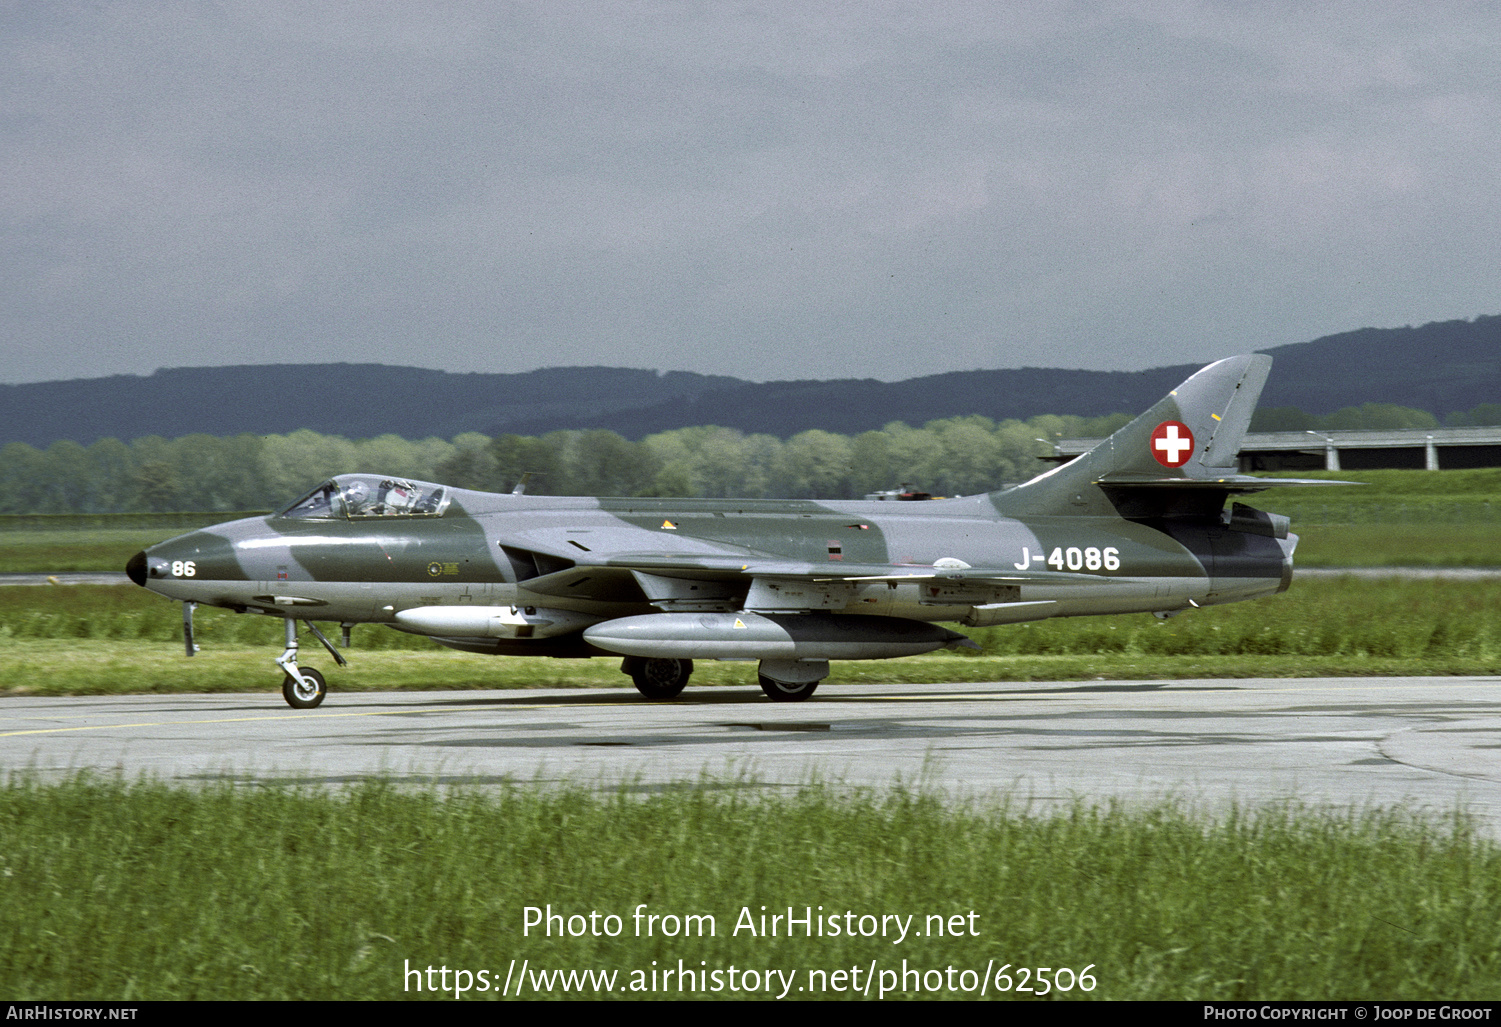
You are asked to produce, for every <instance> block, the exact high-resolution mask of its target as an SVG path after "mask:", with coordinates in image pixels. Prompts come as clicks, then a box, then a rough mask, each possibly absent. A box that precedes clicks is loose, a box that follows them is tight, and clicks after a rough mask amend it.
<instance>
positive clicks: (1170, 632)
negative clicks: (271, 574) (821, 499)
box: [0, 577, 1501, 695]
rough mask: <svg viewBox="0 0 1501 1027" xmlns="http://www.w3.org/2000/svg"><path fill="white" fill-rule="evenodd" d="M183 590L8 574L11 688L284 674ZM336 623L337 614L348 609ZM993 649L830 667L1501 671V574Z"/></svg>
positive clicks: (437, 665) (1000, 637) (1223, 672)
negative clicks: (178, 595)
mask: <svg viewBox="0 0 1501 1027" xmlns="http://www.w3.org/2000/svg"><path fill="white" fill-rule="evenodd" d="M180 611H181V607H180V606H178V605H177V604H175V603H171V602H168V601H167V600H165V599H162V598H160V597H159V596H156V595H154V594H152V593H149V592H146V591H145V590H143V589H138V588H136V587H134V586H132V585H126V586H82V585H81V586H43V587H32V588H5V589H0V653H3V654H4V656H5V658H6V660H7V661H8V664H9V666H10V668H11V670H12V673H11V674H10V675H9V678H8V684H7V685H6V686H5V688H4V689H3V691H4V692H5V693H9V694H31V695H86V694H116V693H128V692H179V691H181V692H219V691H224V692H238V691H262V690H266V691H274V690H275V689H276V688H277V687H279V685H280V680H281V677H280V671H279V670H277V669H276V667H275V666H274V665H273V664H272V662H271V661H272V658H273V657H274V656H276V655H278V654H279V653H280V651H281V646H282V622H281V621H280V619H278V618H273V617H260V616H254V615H249V614H234V613H230V612H228V611H224V610H213V609H201V610H199V612H198V617H197V620H196V627H197V639H198V642H199V645H200V647H201V649H202V651H201V652H200V653H199V654H198V655H197V656H195V657H193V658H192V659H188V658H186V657H185V656H184V655H183V653H182V616H181V612H180ZM327 627H330V630H332V627H331V626H327ZM966 630H967V633H968V634H969V635H970V636H971V637H972V638H974V640H975V641H976V642H978V643H979V644H980V645H981V647H982V649H981V651H980V652H979V653H970V652H968V651H960V652H952V653H949V652H945V653H933V654H929V655H927V656H917V657H911V658H908V659H902V660H875V661H837V662H835V663H834V664H833V674H832V675H831V676H830V678H829V681H828V683H829V684H830V685H837V684H839V683H841V682H892V683H919V682H930V681H1057V680H1089V679H1092V678H1101V679H1141V678H1200V677H1231V678H1233V677H1308V676H1324V675H1414V674H1471V675H1473V674H1481V675H1484V674H1495V673H1501V580H1480V581H1449V580H1442V579H1419V580H1406V579H1400V578H1394V579H1383V580H1378V581H1370V580H1365V579H1358V578H1354V577H1345V578H1336V579H1309V580H1305V581H1296V582H1294V584H1293V587H1292V588H1291V589H1290V590H1289V591H1288V592H1286V593H1284V594H1282V595H1279V596H1272V597H1269V598H1266V599H1261V600H1256V601H1254V602H1249V603H1235V604H1232V605H1229V606H1220V607H1209V608H1206V609H1202V610H1194V611H1191V612H1188V613H1185V614H1183V615H1181V616H1179V617H1174V618H1173V619H1171V620H1168V621H1159V620H1157V619H1156V618H1155V617H1152V616H1150V615H1147V614H1136V615H1130V616H1117V617H1089V618H1077V619H1058V620H1049V621H1039V622H1037V623H1034V624H1015V625H1007V626H1004V627H994V628H980V629H966ZM353 642H354V646H353V648H352V649H351V650H350V651H349V653H348V655H349V657H350V660H351V666H349V667H348V668H344V669H340V668H336V667H334V666H333V663H332V661H331V660H330V659H328V658H327V655H326V654H324V653H323V652H322V650H321V648H320V647H319V646H318V645H317V643H316V642H314V641H312V640H311V639H308V640H307V641H306V648H305V649H304V650H303V654H302V656H303V659H304V661H305V662H306V663H307V664H309V665H315V666H317V667H318V668H319V669H321V670H323V671H324V672H325V673H326V674H327V676H328V679H329V686H330V688H331V689H333V690H335V691H341V690H342V691H367V690H383V689H425V688H541V687H568V686H592V687H616V686H619V687H626V686H628V685H629V682H628V680H627V678H626V677H625V676H624V675H622V674H620V673H619V669H618V667H619V664H618V661H616V660H613V659H594V660H551V659H537V658H522V657H495V656H476V655H471V654H465V653H458V652H453V651H451V650H448V649H443V648H441V647H440V646H438V645H436V644H434V643H433V642H431V641H429V640H427V639H425V638H421V637H418V636H415V635H409V634H404V633H402V632H398V631H393V630H391V629H389V628H385V627H379V626H374V625H365V626H360V627H357V628H355V630H354V635H353ZM755 683H756V682H755V668H754V665H752V664H744V663H716V662H700V663H699V664H698V665H697V667H696V669H695V672H694V677H693V685H694V686H697V687H703V686H712V685H746V686H750V687H754V686H755Z"/></svg>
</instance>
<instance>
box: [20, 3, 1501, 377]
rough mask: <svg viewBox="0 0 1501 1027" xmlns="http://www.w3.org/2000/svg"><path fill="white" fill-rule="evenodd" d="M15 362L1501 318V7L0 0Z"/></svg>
mask: <svg viewBox="0 0 1501 1027" xmlns="http://www.w3.org/2000/svg"><path fill="white" fill-rule="evenodd" d="M0 46H3V50H0V289H3V294H0V381H5V382H23V381H41V380H48V379H56V378H77V377H94V376H98V375H106V374H118V373H150V372H151V371H152V370H153V369H155V368H157V367H169V366H184V365H221V364H238V363H283V362H291V363H302V362H323V361H373V362H381V363H391V364H410V365H417V366H423V367H435V368H443V369H447V370H453V371H522V370H529V369H532V368H536V367H547V366H559V365H585V364H608V365H614V366H627V367H652V368H661V369H668V370H671V369H681V370H691V371H700V372H706V373H717V374H732V375H737V376H740V377H744V378H752V379H757V380H766V379H777V378H800V377H818V378H827V377H847V376H868V377H877V378H884V379H888V380H894V379H901V378H909V377H914V376H917V375H921V374H928V373H933V372H937V371H948V370H965V369H970V368H982V367H983V368H994V367H1019V366H1025V365H1033V366H1052V367H1087V368H1097V369H1137V368H1144V367H1153V366H1159V365H1163V364H1170V363H1185V362H1193V361H1207V360H1209V359H1213V358H1216V357H1219V356H1223V355H1226V354H1229V353H1235V352H1243V351H1246V350H1249V349H1255V348H1265V347H1269V346H1276V345H1281V344H1284V343H1289V342H1302V341H1306V340H1308V339H1312V338H1315V337H1317V336H1320V335H1325V334H1329V333H1332V332H1338V331H1345V330H1348V329H1353V328H1360V327H1366V326H1374V327H1390V326H1398V325H1403V324H1421V323H1423V322H1427V321H1433V320H1447V319H1451V318H1468V317H1472V316H1474V315H1476V314H1492V313H1501V294H1498V268H1501V261H1498V259H1497V249H1498V241H1501V181H1498V179H1501V138H1498V137H1501V110H1498V107H1501V13H1498V8H1497V6H1496V5H1492V4H1482V3H1477V4H1442V3H1421V4H1420V3H1383V2H1379V0H1378V2H1365V0H1362V2H1358V3H1327V4H1326V3H1307V2H1298V3H1274V2H1268V3H1257V4H1243V3H1196V2H1162V3H1153V2H1148V0H1129V2H1124V3H1087V2H1080V3H1063V2H1060V3H1049V2H1028V3H1020V2H1018V3H957V2H934V0H925V2H922V3H895V2H893V3H820V2H812V0H796V2H787V3H779V2H754V0H752V2H737V3H728V2H726V3H659V2H647V0H635V2H623V3H610V2H578V3H569V2H559V0H547V2H541V3H476V4H451V5H445V4H435V3H430V2H424V3H408V2H400V3H391V4H379V3H334V2H327V0H317V2H308V3H277V2H270V0H256V2H247V3H219V4H210V3H198V2H194V3H172V2H164V0H152V2H150V3H144V4H124V3H118V4H117V3H108V2H104V3H36V2H32V0H0Z"/></svg>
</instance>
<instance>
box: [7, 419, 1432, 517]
mask: <svg viewBox="0 0 1501 1027" xmlns="http://www.w3.org/2000/svg"><path fill="white" fill-rule="evenodd" d="M1263 414H1270V415H1273V416H1271V417H1270V418H1264V417H1263V416H1261V415H1258V422H1260V423H1258V424H1257V425H1255V427H1257V428H1259V429H1261V430H1275V429H1276V428H1281V427H1287V428H1305V427H1306V428H1316V429H1317V428H1343V427H1356V428H1358V427H1370V428H1378V427H1431V426H1432V425H1433V424H1435V423H1436V421H1435V420H1434V418H1433V417H1432V415H1429V414H1425V413H1424V412H1423V411H1417V410H1407V409H1406V408H1402V407H1388V406H1385V405H1376V404H1368V405H1367V406H1365V407H1359V408H1351V409H1350V410H1347V411H1340V412H1339V413H1337V414H1331V415H1328V416H1327V417H1322V418H1310V417H1308V415H1304V414H1302V413H1301V412H1300V411H1296V410H1293V411H1290V412H1289V411H1284V410H1274V411H1264V412H1263ZM1294 415H1296V416H1294ZM1422 418H1427V421H1426V422H1425V421H1423V420H1422ZM1126 420H1127V418H1126V416H1125V415H1121V414H1116V415H1113V416H1111V417H1096V418H1085V417H1060V416H1052V415H1046V416H1040V417H1034V418H1031V419H1030V420H1027V421H1016V420H1008V421H1003V422H1001V423H999V424H997V423H996V422H994V421H991V420H989V419H988V418H984V417H957V418H949V419H946V420H941V421H932V422H929V423H928V424H927V425H924V426H923V427H921V428H914V427H911V426H909V425H906V424H903V423H901V422H893V423H891V424H889V425H887V426H886V427H885V428H883V429H881V430H880V431H868V432H864V433H862V434H859V435H853V436H848V435H836V434H834V433H832V432H825V431H805V432H802V433H800V434H797V435H794V436H792V437H791V438H789V439H785V440H783V439H779V438H776V437H775V436H771V435H746V434H744V433H742V432H739V431H736V430H734V429H730V428H716V427H700V428H680V429H677V430H675V431H669V432H663V433H661V434H658V435H651V436H648V437H647V438H645V439H643V440H641V441H640V442H631V441H630V440H628V439H625V438H622V437H621V436H619V435H617V434H615V433H614V432H611V431H604V430H595V431H557V432H552V433H550V434H547V435H542V436H521V435H502V436H499V437H497V438H490V437H489V436H485V435H480V434H474V433H470V434H465V435H459V436H457V437H456V438H454V439H451V440H446V441H445V440H443V439H422V440H420V441H409V440H407V439H402V438H398V437H397V436H395V435H382V436H380V437H379V438H374V439H363V440H350V439H345V438H341V437H339V436H334V435H320V434H318V433H317V432H312V431H306V430H304V431H297V432H293V433H291V434H290V435H268V436H259V435H237V436H233V437H229V438H217V437H214V436H211V435H188V436H185V437H183V438H179V439H163V438H160V437H156V436H152V437H149V438H143V439H136V440H135V441H133V442H129V443H125V442H121V441H120V440H118V439H101V440H99V441H98V442H96V443H94V444H93V445H91V446H83V445H80V444H78V443H76V442H58V443H55V444H53V445H52V446H49V447H48V448H47V449H45V450H38V449H35V448H33V447H31V446H28V445H24V444H22V443H12V444H10V445H7V446H5V447H3V448H0V513H115V512H154V511H172V510H204V511H210V510H257V509H270V508H273V507H279V506H282V505H284V504H286V503H288V502H290V501H291V500H293V499H295V498H297V497H298V496H299V495H301V494H302V493H303V492H305V491H306V490H308V489H310V488H312V487H313V486H314V485H316V484H318V483H319V482H320V481H322V480H324V479H325V478H328V477H331V476H333V475H335V474H343V473H346V472H350V471H369V472H372V473H379V474H390V475H394V476H400V477H406V478H416V479H420V480H424V481H437V482H443V483H446V484H450V485H457V486H459V487H461V488H474V489H483V490H486V491H491V492H504V491H509V490H510V489H511V488H512V487H514V485H515V484H516V482H517V481H519V480H520V478H521V476H522V474H523V473H525V472H531V474H532V476H533V477H532V480H531V481H530V482H529V484H528V491H529V492H532V493H536V494H545V495H582V496H588V495H594V496H702V497H709V498H722V497H733V496H739V497H745V498H762V497H781V498H789V499H854V498H859V497H861V496H863V495H865V494H867V493H870V492H875V491H878V490H882V489H890V488H894V487H896V486H897V485H899V484H902V483H904V482H910V483H912V484H913V485H915V486H917V487H919V488H922V489H924V490H926V491H928V492H932V493H934V494H937V495H968V494H971V493H976V492H984V491H988V490H990V489H995V488H999V487H1000V486H1001V485H1003V484H1006V483H1008V482H1020V481H1025V480H1026V479H1028V478H1030V477H1032V476H1033V475H1035V474H1037V473H1039V472H1041V471H1043V470H1046V469H1047V468H1048V467H1049V466H1050V465H1049V464H1047V463H1045V462H1043V461H1042V460H1040V459H1039V457H1040V456H1043V455H1045V454H1048V453H1050V452H1051V449H1050V447H1049V445H1048V442H1051V441H1052V440H1055V439H1058V438H1088V437H1098V436H1103V435H1107V434H1109V433H1110V432H1112V431H1114V430H1115V429H1116V428H1118V427H1120V426H1121V425H1122V424H1124V423H1125V422H1126ZM1305 422H1306V423H1305ZM1044 440H1046V441H1044Z"/></svg>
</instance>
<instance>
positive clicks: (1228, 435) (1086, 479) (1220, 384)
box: [992, 353, 1272, 516]
mask: <svg viewBox="0 0 1501 1027" xmlns="http://www.w3.org/2000/svg"><path fill="white" fill-rule="evenodd" d="M1271 367H1272V358H1271V357H1269V356H1266V355H1265V354H1262V353H1252V354H1247V355H1244V356H1238V357H1228V358H1226V359H1224V360H1220V361H1217V362H1215V363H1213V364H1210V365H1209V366H1208V367H1205V368H1204V369H1202V370H1200V371H1198V372H1197V373H1195V374H1193V375H1192V376H1190V377H1189V378H1188V380H1187V381H1185V382H1184V383H1183V384H1182V385H1179V386H1178V387H1177V388H1176V389H1174V390H1173V391H1171V392H1169V393H1168V394H1167V395H1166V396H1164V397H1162V399H1161V400H1159V401H1158V402H1157V403H1156V405H1154V406H1153V407H1152V408H1151V409H1150V410H1148V411H1147V412H1146V413H1144V414H1142V415H1141V416H1140V417H1138V418H1136V419H1135V420H1134V421H1132V422H1131V423H1130V424H1128V425H1126V426H1125V427H1124V428H1121V429H1120V430H1119V431H1117V432H1116V433H1115V434H1114V435H1112V436H1110V437H1109V438H1108V439H1106V440H1105V441H1103V442H1101V443H1100V444H1099V445H1098V446H1096V447H1095V448H1094V449H1091V450H1090V451H1089V452H1088V453H1085V454H1084V455H1083V456H1080V457H1078V458H1077V459H1074V460H1071V461H1069V462H1068V463H1066V464H1064V465H1063V466H1062V467H1058V468H1054V469H1053V470H1051V471H1048V472H1047V473H1046V474H1042V475H1039V476H1038V477H1036V478H1033V479H1032V480H1031V481H1029V482H1027V483H1026V484H1025V485H1021V486H1019V487H1017V488H1015V489H1012V490H1010V491H1009V492H1000V493H994V494H993V496H992V498H993V499H994V501H995V504H996V507H997V508H998V509H999V510H1000V511H1001V512H1002V513H1005V514H1007V515H1010V516H1019V515H1023V514H1032V515H1044V516H1045V515H1049V514H1055V515H1056V514H1094V513H1098V514H1107V513H1114V512H1115V505H1114V503H1112V501H1111V500H1110V498H1109V497H1108V496H1107V495H1106V494H1105V491H1104V490H1103V489H1102V488H1101V486H1102V485H1107V486H1108V485H1109V484H1112V483H1116V484H1121V485H1131V484H1142V483H1157V482H1160V483H1163V484H1169V483H1172V482H1182V483H1185V484H1186V483H1189V482H1198V481H1204V482H1208V481H1213V480H1215V479H1219V478H1224V477H1227V476H1230V475H1234V474H1236V471H1237V456H1238V454H1239V452H1240V445H1241V440H1242V439H1243V438H1244V437H1245V434H1246V430H1247V429H1248V428H1249V427H1250V426H1251V414H1252V413H1254V412H1255V410H1256V401H1257V400H1258V399H1259V398H1260V396H1261V389H1262V386H1263V385H1265V384H1266V379H1267V374H1268V373H1269V372H1270V371H1271ZM1221 498H1223V497H1221Z"/></svg>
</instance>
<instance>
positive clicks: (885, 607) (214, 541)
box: [129, 475, 1296, 637]
mask: <svg viewBox="0 0 1501 1027" xmlns="http://www.w3.org/2000/svg"><path fill="white" fill-rule="evenodd" d="M376 480H377V479H376V478H375V477H374V476H363V475H350V476H344V477H341V478H340V479H336V480H335V481H334V482H332V483H329V485H328V486H325V488H327V487H333V488H335V489H338V488H343V489H346V490H347V489H348V488H349V487H350V485H351V483H356V484H358V483H362V482H368V483H370V484H372V485H373V484H374V483H375V482H376ZM416 484H417V487H418V488H422V489H427V490H430V491H431V492H432V493H433V494H440V495H441V497H442V501H441V509H438V508H437V506H438V504H430V505H432V506H433V507H434V509H432V510H430V511H428V512H410V511H401V512H388V513H378V514H368V515H362V514H352V515H351V514H350V513H349V512H348V510H346V509H341V508H340V506H339V504H338V503H333V504H330V505H328V506H326V507H317V506H316V505H314V506H312V507H308V506H307V505H304V506H303V507H302V508H301V509H299V507H298V504H294V505H293V507H290V508H288V509H287V510H285V511H282V512H280V513H278V514H273V515H269V516H265V517H252V518H246V519H242V520H237V521H230V522H227V523H224V524H220V525H216V526H214V527H211V528H206V529H203V530H201V531H195V532H191V533H188V534H186V535H182V536H179V537H177V538H174V539H171V540H169V541H166V542H163V543H161V544H160V545H156V546H152V547H150V548H149V549H147V550H145V551H144V552H142V553H140V554H138V555H137V556H136V558H135V559H134V560H132V561H131V565H130V568H129V570H130V574H131V576H132V578H133V579H134V580H136V581H137V583H139V584H141V585H144V586H145V587H147V588H149V589H151V590H153V591H155V592H158V593H160V594H162V595H164V596H167V597H169V598H171V599H175V600H182V601H188V602H194V603H200V604H205V605H212V606H220V607H227V608H230V609H234V610H240V611H259V612H265V613H272V614H278V615H284V616H294V617H298V618H302V619H309V620H328V621H340V622H345V623H365V622H377V623H388V624H392V625H394V626H405V627H406V628H407V629H408V630H411V626H410V625H409V624H408V625H403V624H402V618H401V616H400V615H401V614H403V612H406V611H412V610H415V609H424V610H426V609H431V608H440V607H484V608H498V607H515V608H519V609H526V608H534V609H535V608H545V609H550V610H557V611H566V612H568V613H570V614H573V615H575V617H574V618H572V619H570V620H569V623H568V624H567V625H566V627H567V628H568V629H569V631H578V630H582V629H583V627H585V626H587V624H589V623H593V622H597V621H602V620H607V619H611V618H616V617H625V616H632V615H638V614H643V613H651V612H654V611H662V610H701V611H730V610H738V609H757V610H767V609H770V610H774V611H777V610H779V611H781V612H788V613H791V612H825V613H842V614H859V615H874V616H883V617H897V618H903V619H909V620H920V621H960V622H963V623H968V624H972V625H974V624H986V623H1004V622H1008V621H1019V620H1034V619H1041V618H1044V617H1053V616H1079V615H1089V614H1103V613H1126V612H1134V611H1151V612H1171V611H1174V610H1179V609H1183V608H1185V607H1187V606H1190V605H1211V604H1215V603H1222V602H1231V601H1236V600H1240V599H1248V598H1254V597H1256V596H1259V595H1267V594H1271V593H1274V592H1278V591H1281V590H1282V589H1284V588H1286V586H1287V584H1288V581H1289V580H1290V574H1291V562H1292V552H1293V548H1294V546H1295V544H1296V536H1285V532H1284V536H1285V537H1281V538H1278V537H1275V533H1274V532H1271V531H1263V530H1262V529H1253V530H1245V528H1244V526H1242V527H1240V528H1236V527H1232V526H1231V525H1230V524H1227V523H1225V521H1226V518H1223V517H1217V518H1214V519H1210V518H1177V519H1174V520H1171V521H1168V520H1164V521H1157V522H1152V521H1142V520H1127V519H1123V518H1121V517H1119V516H1113V517H1107V516H1088V515H1085V516H1078V515H1074V516H1042V517H1036V516H1034V517H1027V518H1018V517H1008V516H1005V515H1003V514H1002V513H1001V512H1000V511H999V510H998V509H997V501H996V496H997V495H1000V496H1004V493H1001V494H990V495H981V496H973V497H967V498H961V499H950V500H934V501H928V502H916V503H896V502H814V501H785V502H779V501H768V500H756V501H752V500H746V501H735V500H689V499H583V498H566V497H544V496H524V495H504V494H491V493H481V492H471V491H466V490H459V489H451V488H446V487H443V486H436V485H427V484H424V483H416ZM955 568H961V569H962V572H961V573H954V569H955ZM971 569H973V570H971ZM981 570H983V571H984V572H986V573H981ZM943 572H948V573H943ZM1005 574H1009V578H1007V580H1001V579H1002V577H1003V576H1004V575H1005ZM789 592H796V594H795V595H790V594H789ZM454 623H462V618H460V619H459V620H458V621H455V622H454ZM426 633H430V634H453V632H451V631H428V632H426ZM558 633H559V632H556V631H554V632H552V634H554V635H556V634H558ZM564 633H566V632H564ZM534 637H543V636H540V635H538V636H534Z"/></svg>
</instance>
